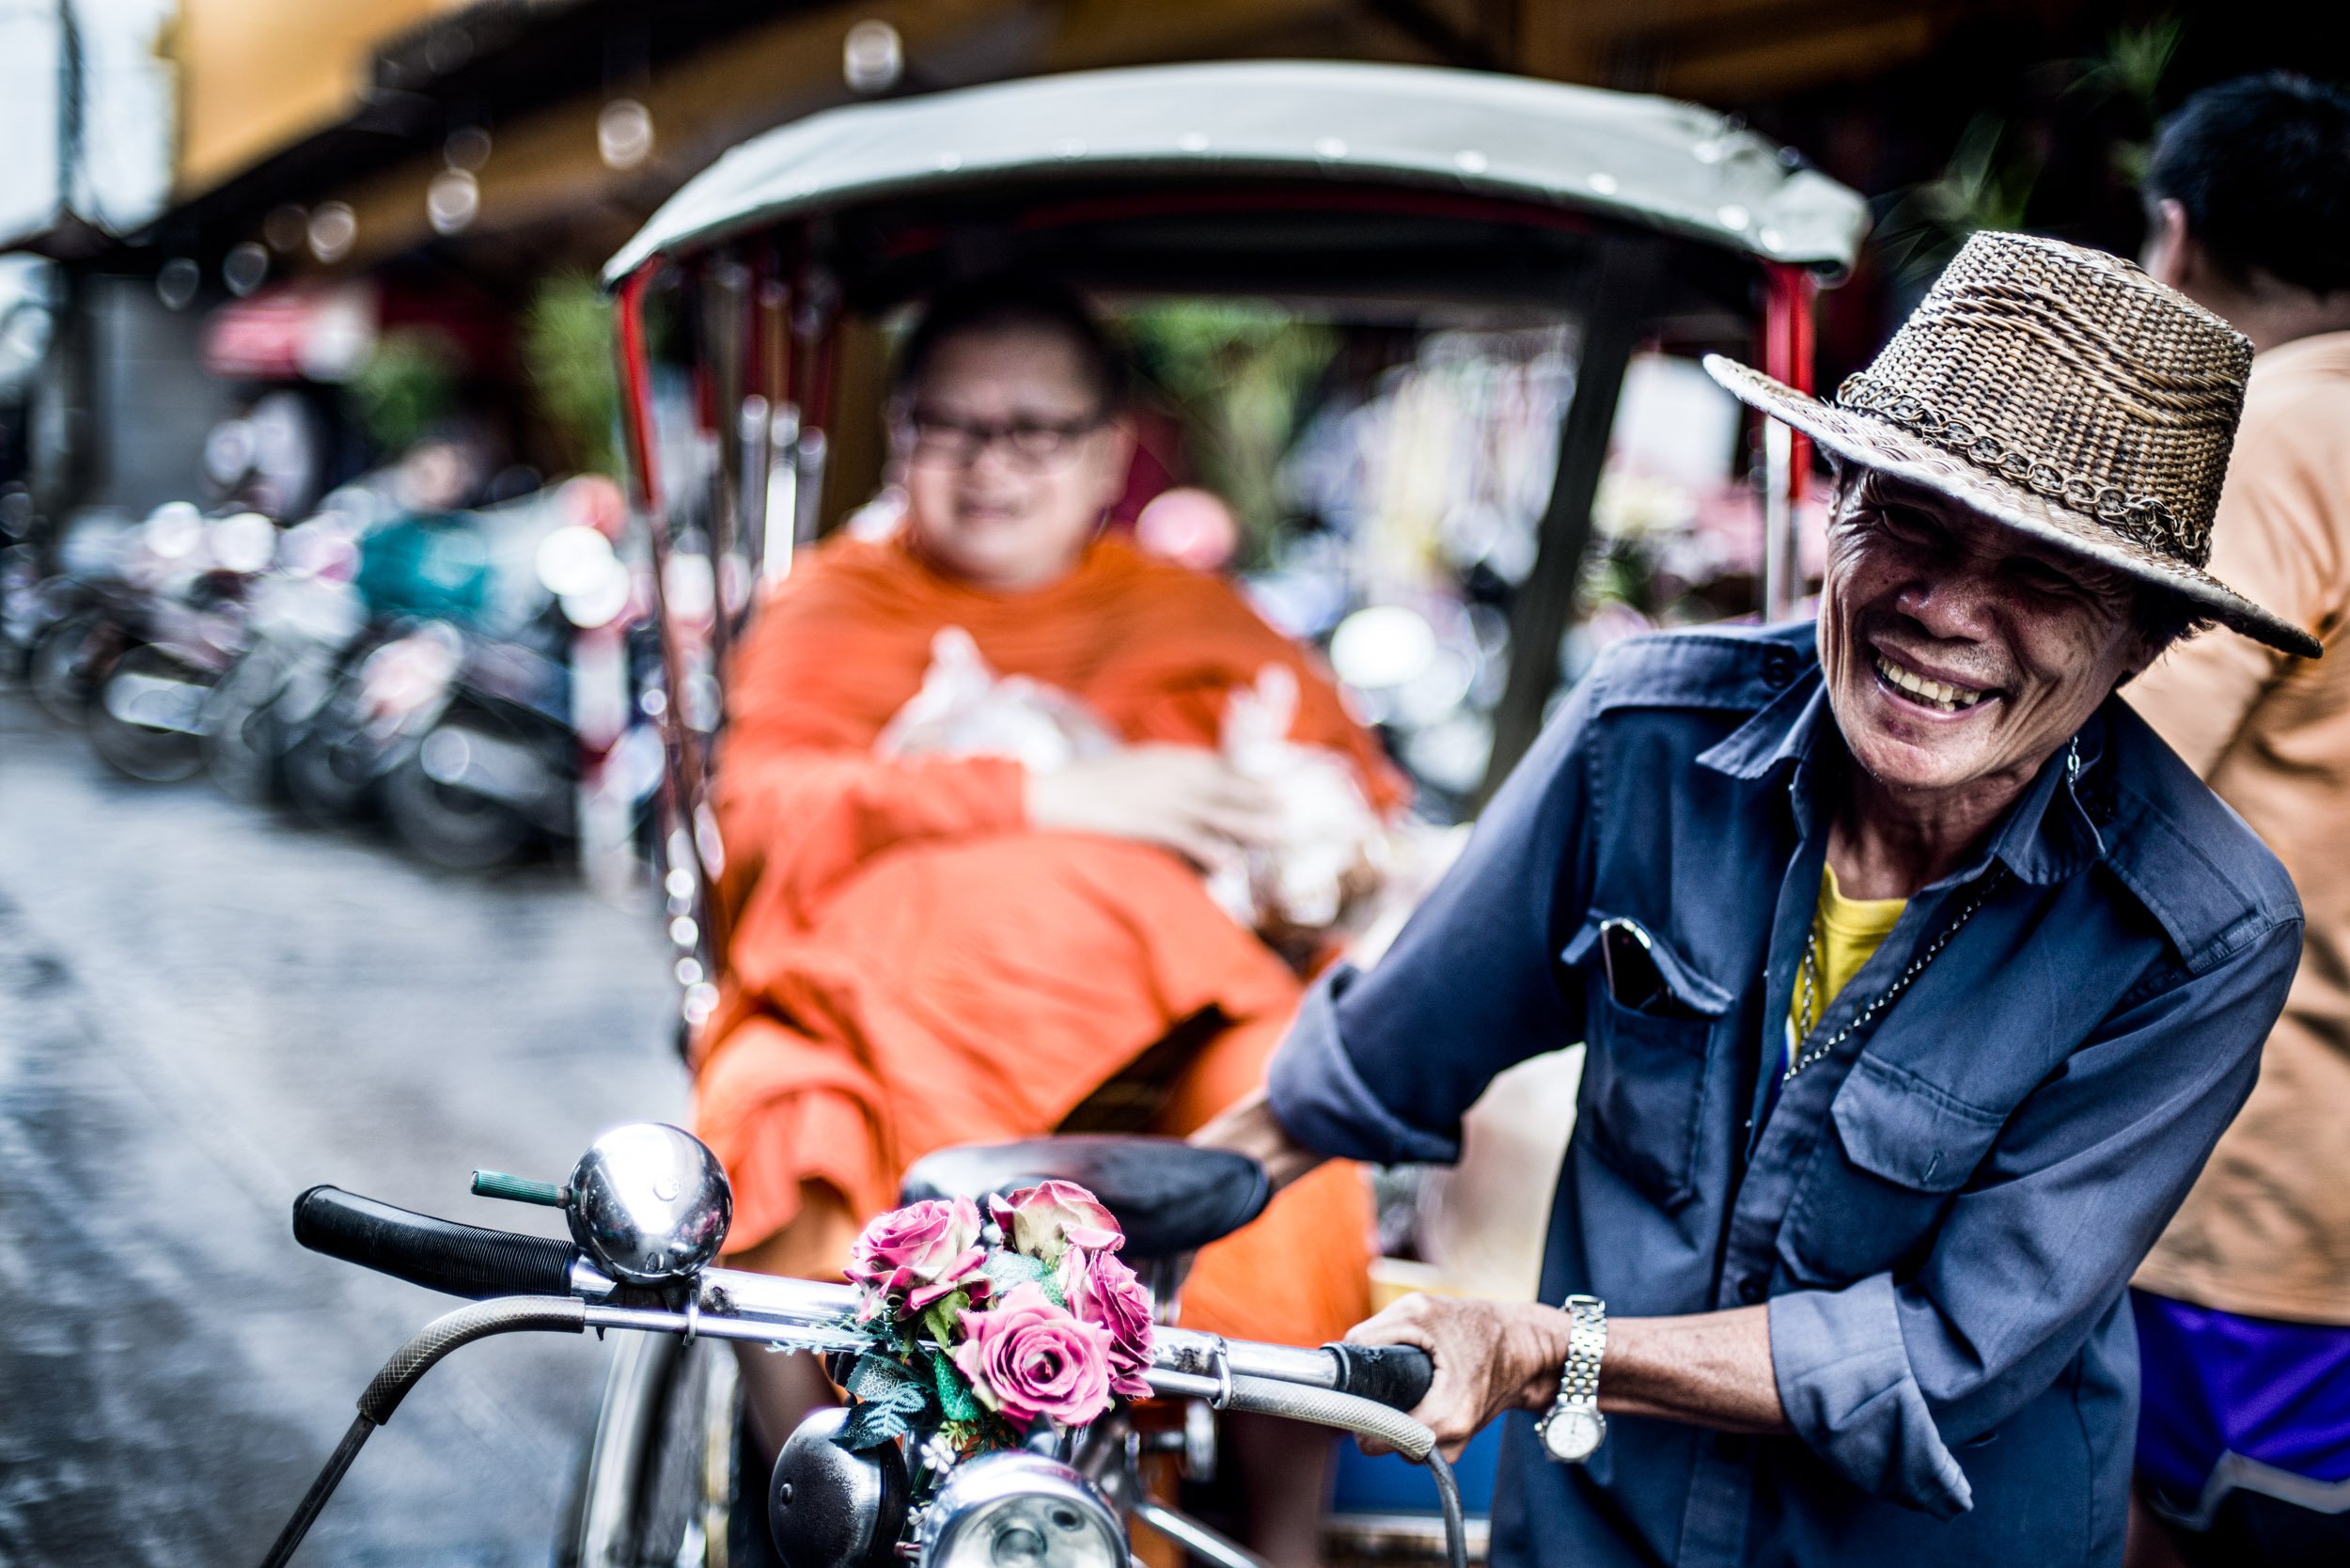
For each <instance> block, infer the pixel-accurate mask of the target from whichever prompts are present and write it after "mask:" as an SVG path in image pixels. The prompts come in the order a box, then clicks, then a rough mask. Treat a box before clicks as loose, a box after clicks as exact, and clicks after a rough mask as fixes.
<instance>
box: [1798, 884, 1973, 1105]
mask: <svg viewBox="0 0 2350 1568" xmlns="http://www.w3.org/2000/svg"><path fill="white" fill-rule="evenodd" d="M2005 875H2006V870H2005V868H2003V867H1994V868H1993V869H1992V871H1991V874H1990V875H1988V876H1986V877H1984V878H1983V879H1982V882H1981V883H1980V884H1978V885H1977V886H1976V888H1975V891H1974V892H1973V894H1972V895H1971V896H1969V897H1968V899H1967V900H1966V903H1965V904H1963V905H1961V906H1960V908H1959V911H1958V913H1957V914H1956V915H1954V916H1952V917H1951V922H1950V924H1948V925H1946V926H1944V927H1943V928H1942V932H1941V934H1940V935H1938V936H1936V937H1935V939H1934V940H1933V941H1931V942H1929V943H1927V944H1926V948H1925V950H1924V951H1923V952H1921V953H1919V955H1918V956H1917V957H1916V958H1913V959H1911V960H1910V961H1909V967H1907V968H1906V969H1904V970H1903V971H1902V972H1901V973H1900V974H1899V975H1897V976H1895V977H1894V979H1893V983H1892V984H1890V985H1888V986H1887V987H1886V988H1885V989H1884V990H1883V991H1880V992H1879V993H1877V995H1876V996H1874V997H1873V998H1872V999H1871V1000H1870V1002H1869V1005H1868V1006H1866V1007H1864V1008H1862V1009H1861V1010H1860V1011H1858V1012H1857V1013H1855V1014H1853V1017H1852V1021H1851V1022H1850V1023H1848V1024H1846V1025H1845V1026H1844V1027H1842V1028H1841V1029H1838V1030H1837V1031H1836V1032H1835V1033H1834V1034H1832V1035H1829V1036H1828V1037H1827V1038H1826V1039H1825V1040H1823V1041H1821V1042H1820V1043H1818V1044H1816V1045H1813V1046H1811V1047H1810V1049H1808V1050H1801V1051H1798V1052H1797V1053H1796V1054H1795V1056H1794V1058H1793V1059H1792V1060H1790V1061H1789V1062H1788V1063H1787V1071H1786V1072H1784V1073H1782V1074H1779V1079H1778V1081H1779V1082H1780V1083H1782V1084H1784V1083H1787V1082H1788V1081H1790V1080H1791V1079H1793V1078H1794V1075H1795V1074H1798V1073H1800V1072H1802V1071H1803V1070H1804V1069H1805V1068H1807V1067H1810V1065H1812V1064H1813V1063H1814V1062H1817V1061H1819V1060H1821V1059H1822V1058H1825V1057H1827V1056H1829V1055H1831V1054H1833V1053H1834V1051H1835V1050H1836V1047H1838V1046H1839V1045H1841V1044H1842V1043H1844V1042H1845V1041H1847V1040H1850V1039H1851V1038H1852V1037H1853V1036H1854V1035H1856V1034H1858V1033H1859V1032H1860V1031H1861V1030H1862V1029H1864V1028H1867V1027H1869V1025H1870V1024H1871V1023H1872V1022H1873V1021H1874V1020H1875V1018H1876V1016H1877V1014H1878V1013H1880V1012H1883V1011H1885V1010H1886V1009H1887V1008H1888V1007H1891V1006H1892V1005H1893V1003H1894V1002H1895V1001H1896V1000H1897V999H1899V997H1900V996H1901V994H1902V993H1903V992H1904V991H1906V990H1908V989H1909V986H1910V982H1911V981H1912V980H1916V979H1917V978H1918V977H1919V975H1920V974H1922V973H1924V972H1925V967H1926V965H1927V964H1931V963H1933V962H1934V961H1935V957H1937V956H1938V955H1939V954H1940V953H1941V951H1942V949H1945V948H1947V947H1949V946H1950V945H1951V937H1953V936H1956V935H1957V934H1958V933H1959V929H1960V928H1961V927H1963V926H1964V925H1966V922H1967V921H1969V920H1971V919H1973V918H1974V917H1975V911H1977V910H1979V909H1981V908H1982V906H1983V904H1984V902H1986V901H1987V900H1988V899H1989V898H1990V897H1991V894H1992V891H1993V889H1995V888H1997V887H1998V885H1999V882H2000V879H2001V878H2002V877H2003V876H2005ZM1817 941H1818V937H1817V935H1816V927H1815V933H1814V934H1809V935H1807V936H1806V937H1805V939H1804V950H1803V980H1804V985H1805V987H1806V991H1805V1000H1804V1001H1803V1002H1802V1003H1800V1004H1799V1007H1800V1008H1804V1009H1808V1008H1809V1007H1810V996H1811V995H1812V994H1813V992H1814V989H1815V988H1816V986H1817V983H1818V982H1817V980H1816V979H1815V978H1814V976H1815V975H1816V973H1817V969H1816V965H1815V961H1814V959H1813V957H1812V949H1813V947H1814V946H1815V945H1816V943H1817ZM1822 1005H1823V1006H1824V1007H1825V1003H1823V1004H1822Z"/></svg>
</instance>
